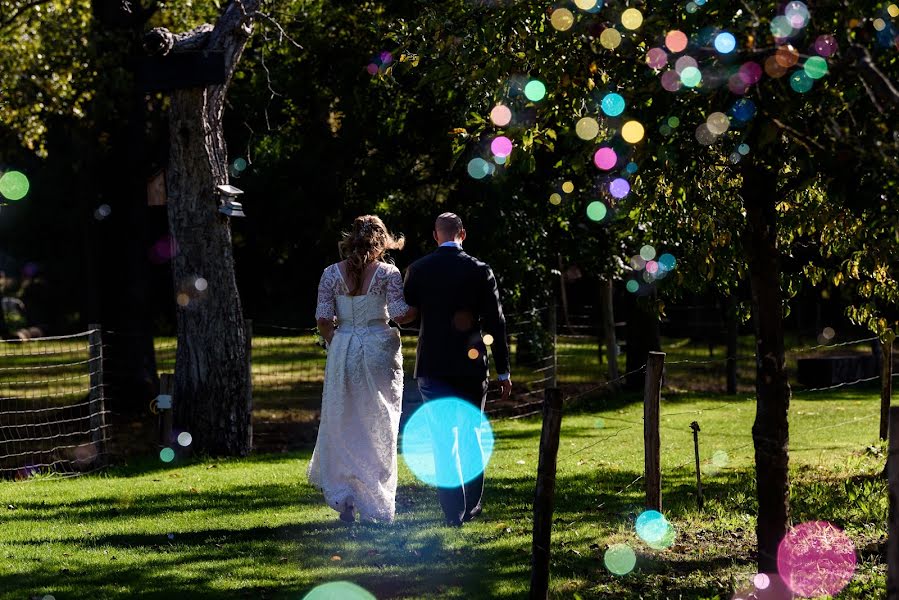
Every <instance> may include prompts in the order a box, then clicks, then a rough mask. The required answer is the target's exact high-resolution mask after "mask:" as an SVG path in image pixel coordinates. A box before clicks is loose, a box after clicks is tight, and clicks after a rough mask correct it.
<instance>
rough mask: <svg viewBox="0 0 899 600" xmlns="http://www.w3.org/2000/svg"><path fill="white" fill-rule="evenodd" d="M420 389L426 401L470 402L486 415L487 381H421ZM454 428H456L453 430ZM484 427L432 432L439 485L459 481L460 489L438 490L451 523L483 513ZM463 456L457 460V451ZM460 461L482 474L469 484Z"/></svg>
mask: <svg viewBox="0 0 899 600" xmlns="http://www.w3.org/2000/svg"><path fill="white" fill-rule="evenodd" d="M418 389H419V390H420V391H421V396H422V400H423V401H424V402H426V403H427V402H428V401H430V400H440V399H443V398H459V399H461V400H465V401H466V402H470V403H471V404H473V405H474V406H475V407H476V408H477V409H478V410H480V411H481V412H483V410H484V404H485V402H486V399H487V381H486V380H485V379H479V378H475V377H440V378H432V377H419V378H418ZM451 425H455V427H452V426H451ZM479 425H480V423H477V424H474V423H468V424H466V423H455V424H447V423H443V424H434V426H432V428H431V435H432V443H433V444H434V466H435V468H436V469H437V479H438V480H439V481H458V485H457V486H453V487H438V488H437V497H438V498H439V500H440V506H441V507H442V508H443V514H444V516H445V517H446V520H447V522H448V523H451V524H458V523H461V522H462V521H465V520H468V519H469V518H471V517H473V516H474V515H475V514H476V513H477V512H478V511H479V510H480V509H481V499H482V496H483V495H484V464H483V448H482V447H481V443H480V437H479V435H478V432H477V429H478V428H479ZM454 448H455V449H456V452H458V453H459V455H461V456H456V455H455V453H454V452H453V449H454ZM458 460H461V461H463V462H465V463H466V464H467V465H468V468H469V469H471V465H472V463H477V464H479V465H480V468H475V469H474V471H476V472H477V473H478V474H477V475H476V476H475V477H474V478H473V479H471V480H470V481H467V482H465V481H464V478H463V475H462V472H461V471H460V470H459V467H458V462H457V461H458Z"/></svg>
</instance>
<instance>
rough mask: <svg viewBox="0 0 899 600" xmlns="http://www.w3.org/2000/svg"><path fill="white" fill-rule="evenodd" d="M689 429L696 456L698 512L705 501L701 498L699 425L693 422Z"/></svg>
mask: <svg viewBox="0 0 899 600" xmlns="http://www.w3.org/2000/svg"><path fill="white" fill-rule="evenodd" d="M690 429H692V430H693V451H694V453H695V455H696V503H697V504H698V505H699V510H702V507H703V506H704V505H705V499H704V498H703V497H702V473H701V471H700V470H699V423H697V422H696V421H693V422H692V423H690Z"/></svg>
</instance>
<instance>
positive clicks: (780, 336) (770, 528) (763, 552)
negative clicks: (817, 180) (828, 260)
mask: <svg viewBox="0 0 899 600" xmlns="http://www.w3.org/2000/svg"><path fill="white" fill-rule="evenodd" d="M746 163H749V161H746ZM776 181H777V180H776V174H775V173H773V172H770V171H767V170H765V169H764V168H761V167H759V166H755V165H751V164H746V165H745V166H744V168H743V184H742V196H743V204H744V208H745V210H746V229H745V231H744V238H743V245H744V248H745V252H746V257H747V262H748V263H749V274H750V282H751V284H752V316H753V323H754V326H755V337H756V415H755V423H754V424H753V426H752V439H753V442H754V444H755V471H756V486H757V492H758V500H759V513H758V522H757V525H756V535H757V536H758V568H759V572H761V573H776V572H777V547H778V545H779V544H780V542H781V540H782V539H783V538H784V536H785V535H786V531H787V527H788V526H789V520H790V482H789V471H788V468H789V453H788V444H789V427H788V422H787V411H788V410H789V408H790V384H789V382H788V381H787V372H786V365H785V361H784V328H783V294H782V292H781V287H780V276H781V272H780V260H779V254H778V249H777V213H776V211H775V208H774V207H775V202H776V192H777V189H776Z"/></svg>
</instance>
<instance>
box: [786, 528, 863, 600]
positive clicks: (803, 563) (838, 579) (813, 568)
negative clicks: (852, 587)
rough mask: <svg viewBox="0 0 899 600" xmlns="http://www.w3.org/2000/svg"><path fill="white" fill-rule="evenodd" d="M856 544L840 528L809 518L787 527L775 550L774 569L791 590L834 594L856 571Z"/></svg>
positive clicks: (817, 594) (808, 593)
mask: <svg viewBox="0 0 899 600" xmlns="http://www.w3.org/2000/svg"><path fill="white" fill-rule="evenodd" d="M855 565H856V558H855V545H854V544H853V543H852V540H851V539H849V536H847V535H846V534H845V533H844V532H843V531H842V530H841V529H840V528H838V527H837V526H835V525H832V524H830V523H828V522H826V521H810V522H808V523H802V524H801V525H797V526H796V527H793V528H792V529H790V531H789V532H787V535H786V537H784V539H783V540H782V541H781V543H780V546H779V547H778V549H777V570H778V572H779V573H780V576H781V577H782V578H783V580H784V581H785V582H786V584H787V585H788V586H789V587H790V589H791V590H793V592H794V593H796V594H798V595H800V596H805V597H807V598H812V597H816V596H823V595H830V596H836V595H837V594H838V593H840V590H842V589H843V588H844V587H846V584H848V583H849V580H851V579H852V576H853V574H855Z"/></svg>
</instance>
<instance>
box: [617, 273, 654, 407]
mask: <svg viewBox="0 0 899 600" xmlns="http://www.w3.org/2000/svg"><path fill="white" fill-rule="evenodd" d="M629 296H630V297H631V300H630V310H629V311H628V314H627V328H626V331H627V361H626V368H627V372H628V375H627V378H626V379H625V382H624V383H625V388H626V389H628V390H633V391H637V390H642V389H643V383H644V380H645V375H644V374H643V372H642V371H640V370H639V369H640V368H641V367H642V366H643V365H645V364H646V360H647V356H649V353H650V352H658V351H660V350H661V349H662V343H661V337H660V333H659V312H658V307H657V299H656V291H655V290H653V291H652V293H650V294H649V295H647V296H639V297H638V296H636V295H635V294H629Z"/></svg>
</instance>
